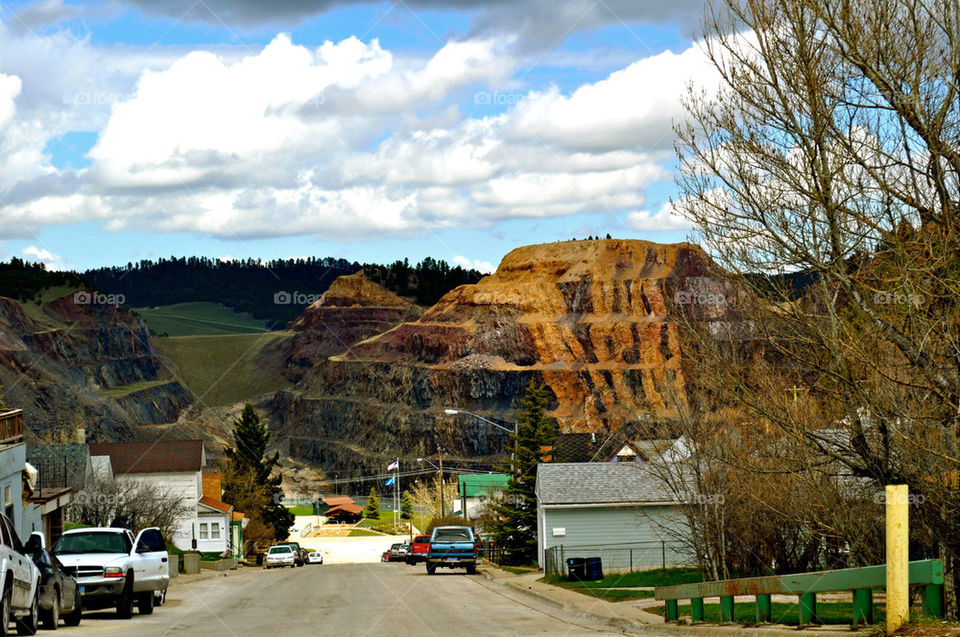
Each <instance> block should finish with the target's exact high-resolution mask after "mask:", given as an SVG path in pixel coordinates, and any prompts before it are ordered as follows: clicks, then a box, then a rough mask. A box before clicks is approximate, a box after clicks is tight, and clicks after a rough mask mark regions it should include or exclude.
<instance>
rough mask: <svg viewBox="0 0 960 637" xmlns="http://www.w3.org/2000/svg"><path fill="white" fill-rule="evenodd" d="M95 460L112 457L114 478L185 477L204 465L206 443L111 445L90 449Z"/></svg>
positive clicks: (158, 442) (166, 442) (128, 443)
mask: <svg viewBox="0 0 960 637" xmlns="http://www.w3.org/2000/svg"><path fill="white" fill-rule="evenodd" d="M90 455H91V456H110V464H111V465H112V466H113V475H115V476H116V475H123V474H126V473H184V472H193V471H200V470H201V469H203V465H204V453H203V441H202V440H163V441H157V442H107V443H99V444H92V445H90Z"/></svg>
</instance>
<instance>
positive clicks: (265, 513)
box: [223, 403, 293, 540]
mask: <svg viewBox="0 0 960 637" xmlns="http://www.w3.org/2000/svg"><path fill="white" fill-rule="evenodd" d="M269 440H270V432H269V431H268V430H267V426H266V425H265V424H264V423H263V422H262V421H261V420H260V416H259V414H257V410H256V409H254V408H253V405H251V404H250V403H247V404H246V405H244V407H243V413H241V414H240V418H238V419H236V420H234V421H233V444H234V445H235V446H234V447H232V448H228V449H226V451H225V453H226V456H227V461H228V462H229V463H231V464H232V465H233V467H234V471H232V472H231V475H234V476H248V478H247V479H248V480H251V481H252V482H253V484H254V485H256V487H258V488H261V489H263V492H264V495H265V496H266V503H265V504H264V506H263V507H262V508H261V510H260V511H245V513H250V514H258V515H259V516H260V517H261V518H262V519H263V521H264V522H266V523H267V524H269V525H270V526H272V527H273V530H274V536H275V537H276V538H277V539H279V540H284V539H286V538H287V536H288V535H289V533H290V527H291V526H293V514H292V513H290V511H289V510H287V508H286V507H284V506H283V505H282V504H280V499H281V496H282V494H283V489H282V488H281V484H282V483H283V476H281V475H280V474H277V475H276V476H273V477H271V475H270V474H271V473H272V472H273V469H274V467H276V466H277V463H278V462H279V461H280V453H279V452H275V453H274V454H273V455H272V456H270V457H268V458H264V456H265V454H266V452H267V443H268V442H269ZM248 487H249V485H239V484H230V482H229V481H225V483H224V495H223V497H224V499H225V500H226V501H227V502H230V501H231V500H230V498H231V497H232V495H233V494H235V493H238V492H240V491H243V490H244V488H248Z"/></svg>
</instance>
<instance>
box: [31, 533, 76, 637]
mask: <svg viewBox="0 0 960 637" xmlns="http://www.w3.org/2000/svg"><path fill="white" fill-rule="evenodd" d="M24 550H25V551H26V553H27V555H29V556H30V559H32V560H33V563H34V564H35V565H36V567H37V569H38V570H39V571H40V602H39V604H40V608H39V610H40V622H41V623H42V624H43V627H44V628H46V629H47V630H56V629H57V627H58V626H59V624H60V618H61V617H63V621H64V623H65V624H66V625H67V626H77V625H79V624H80V618H81V617H82V615H83V600H82V598H81V595H80V586H79V585H78V584H77V580H76V579H74V578H73V577H71V576H70V575H68V574H67V573H66V571H64V569H63V564H62V563H61V562H60V560H58V559H57V556H56V555H54V554H53V553H51V552H50V551H48V550H47V548H46V539H45V538H44V536H43V534H42V533H40V532H39V531H35V532H34V533H32V534H31V535H30V539H29V540H27V544H26V546H25V547H24Z"/></svg>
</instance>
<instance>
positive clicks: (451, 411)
mask: <svg viewBox="0 0 960 637" xmlns="http://www.w3.org/2000/svg"><path fill="white" fill-rule="evenodd" d="M443 413H445V414H447V415H448V416H456V415H457V414H464V415H466V416H473V417H474V418H476V419H477V420H479V421H481V422H485V423H487V424H488V425H490V426H492V427H496V428H497V429H502V430H503V431H506V432H508V433H512V434H513V453H511V454H510V465H511V466H512V467H513V470H514V471H516V466H514V465H515V464H516V457H517V438H518V428H519V426H520V423H518V422H514V423H513V430H511V429H510V428H509V427H504V426H503V425H501V424H500V423H496V422H493V421H492V420H490V419H489V418H484V417H483V416H481V415H480V414H475V413H473V412H472V411H464V410H462V409H444V410H443ZM507 422H512V421H510V420H508V421H507Z"/></svg>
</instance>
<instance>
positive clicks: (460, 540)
mask: <svg viewBox="0 0 960 637" xmlns="http://www.w3.org/2000/svg"><path fill="white" fill-rule="evenodd" d="M477 552H478V546H477V537H476V536H475V535H474V534H473V529H471V528H470V527H469V526H438V527H437V528H435V529H434V530H433V533H432V534H431V535H430V551H429V552H428V553H427V574H428V575H433V574H434V573H436V572H437V568H438V567H440V568H466V569H467V574H469V575H473V574H474V573H476V572H477Z"/></svg>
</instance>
